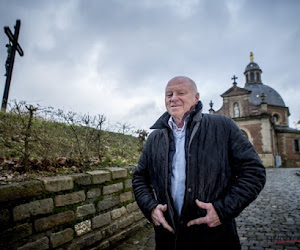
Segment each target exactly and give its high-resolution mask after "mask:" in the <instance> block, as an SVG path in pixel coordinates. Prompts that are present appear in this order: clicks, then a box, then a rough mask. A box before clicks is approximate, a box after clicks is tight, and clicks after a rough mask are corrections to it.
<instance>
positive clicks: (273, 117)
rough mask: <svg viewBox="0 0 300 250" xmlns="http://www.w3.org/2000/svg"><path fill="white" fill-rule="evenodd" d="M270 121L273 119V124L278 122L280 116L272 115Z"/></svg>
mask: <svg viewBox="0 0 300 250" xmlns="http://www.w3.org/2000/svg"><path fill="white" fill-rule="evenodd" d="M272 121H273V122H274V123H275V124H279V123H280V116H279V115H278V114H274V115H272Z"/></svg>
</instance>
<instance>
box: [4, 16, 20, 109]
mask: <svg viewBox="0 0 300 250" xmlns="http://www.w3.org/2000/svg"><path fill="white" fill-rule="evenodd" d="M20 26H21V21H20V20H17V22H16V25H15V27H14V28H15V33H14V34H13V33H12V32H11V30H10V28H9V27H7V26H5V27H4V32H5V34H6V35H7V37H8V39H9V43H8V44H7V45H6V47H7V52H8V55H7V60H6V63H5V66H6V74H5V75H6V82H5V88H4V93H3V98H2V106H1V110H2V111H3V112H6V106H7V100H8V93H9V88H10V82H11V76H12V72H13V67H14V62H15V54H16V51H18V53H19V55H20V56H23V55H24V52H23V50H22V48H21V46H20V44H19V43H18V38H19V32H20Z"/></svg>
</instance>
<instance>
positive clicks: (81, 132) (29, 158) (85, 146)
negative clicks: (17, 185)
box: [0, 102, 146, 184]
mask: <svg viewBox="0 0 300 250" xmlns="http://www.w3.org/2000/svg"><path fill="white" fill-rule="evenodd" d="M105 125H107V124H106V117H105V116H104V115H98V116H94V117H92V116H89V115H78V114H76V113H74V112H64V111H62V110H57V111H54V110H53V109H51V108H47V109H45V108H41V107H39V106H37V107H34V106H32V105H27V104H26V103H25V102H21V103H16V102H15V103H14V104H13V105H12V104H11V106H10V109H9V112H7V113H4V112H0V171H1V173H2V174H1V177H0V184H1V183H2V184H7V183H8V182H11V181H15V180H17V181H20V180H24V179H28V178H33V177H35V176H36V175H60V174H69V173H73V172H77V173H78V172H84V171H87V170H90V169H94V168H101V167H105V166H125V165H132V164H136V163H137V160H138V158H139V155H140V151H141V148H142V145H143V141H144V140H145V137H146V136H145V134H144V136H143V137H139V138H138V137H135V136H133V135H128V134H129V133H133V132H132V131H131V127H130V125H128V124H118V126H117V125H115V127H117V129H115V130H117V132H110V131H108V129H104V127H105ZM139 131H140V132H145V131H143V130H139ZM127 133H128V134H127ZM20 176H22V177H20Z"/></svg>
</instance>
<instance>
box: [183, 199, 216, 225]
mask: <svg viewBox="0 0 300 250" xmlns="http://www.w3.org/2000/svg"><path fill="white" fill-rule="evenodd" d="M196 204H197V206H198V207H200V208H203V209H205V210H206V216H205V217H200V218H198V219H195V220H191V221H189V223H188V224H187V226H188V227H189V226H192V225H200V224H207V226H209V227H216V226H219V225H221V224H222V223H221V221H220V219H219V216H218V214H217V212H216V210H215V208H214V206H213V205H212V204H211V203H204V202H201V201H199V200H196Z"/></svg>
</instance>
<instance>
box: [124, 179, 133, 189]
mask: <svg viewBox="0 0 300 250" xmlns="http://www.w3.org/2000/svg"><path fill="white" fill-rule="evenodd" d="M125 188H132V179H128V180H126V181H125Z"/></svg>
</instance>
